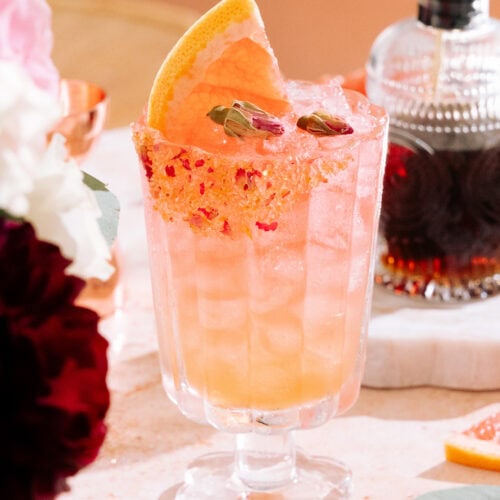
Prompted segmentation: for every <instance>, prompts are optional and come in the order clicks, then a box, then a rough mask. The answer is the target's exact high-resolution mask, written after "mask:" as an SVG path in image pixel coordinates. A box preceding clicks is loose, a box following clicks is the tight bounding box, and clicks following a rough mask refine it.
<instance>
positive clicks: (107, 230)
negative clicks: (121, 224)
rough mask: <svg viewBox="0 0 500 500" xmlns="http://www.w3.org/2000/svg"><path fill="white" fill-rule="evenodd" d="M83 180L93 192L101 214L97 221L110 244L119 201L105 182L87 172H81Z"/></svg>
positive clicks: (115, 228)
mask: <svg viewBox="0 0 500 500" xmlns="http://www.w3.org/2000/svg"><path fill="white" fill-rule="evenodd" d="M83 182H84V183H85V184H86V185H87V186H88V187H89V188H90V189H92V191H93V192H94V195H95V197H96V201H97V204H98V205H99V208H100V209H101V212H102V216H101V217H100V218H99V220H98V221H97V222H98V223H99V227H100V229H101V232H102V234H103V236H104V238H105V240H106V242H107V244H108V245H109V246H111V245H112V243H113V241H114V240H115V238H116V233H117V231H118V220H119V216H120V203H119V201H118V198H117V197H116V196H115V195H114V194H113V193H112V192H111V191H110V190H109V189H108V188H107V187H106V184H104V183H103V182H101V181H100V180H99V179H96V178H95V177H93V176H92V175H90V174H88V173H87V172H84V173H83Z"/></svg>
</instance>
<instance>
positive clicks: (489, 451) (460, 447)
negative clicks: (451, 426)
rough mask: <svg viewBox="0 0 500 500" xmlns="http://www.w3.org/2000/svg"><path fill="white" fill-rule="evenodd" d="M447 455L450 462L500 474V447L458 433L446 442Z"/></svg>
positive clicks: (494, 443)
mask: <svg viewBox="0 0 500 500" xmlns="http://www.w3.org/2000/svg"><path fill="white" fill-rule="evenodd" d="M445 455H446V459H447V460H448V461H450V462H455V463H458V464H461V465H467V466H469V467H476V468H480V469H486V470H492V471H497V472H500V445H499V444H498V443H496V442H493V441H487V440H482V439H477V438H475V437H473V436H468V435H467V434H464V433H457V434H453V435H452V436H450V437H449V438H448V439H447V440H446V441H445Z"/></svg>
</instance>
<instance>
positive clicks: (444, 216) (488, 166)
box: [367, 0, 500, 303]
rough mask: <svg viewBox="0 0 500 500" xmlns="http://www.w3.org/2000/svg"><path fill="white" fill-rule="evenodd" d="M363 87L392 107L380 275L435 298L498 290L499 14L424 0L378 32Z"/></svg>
mask: <svg viewBox="0 0 500 500" xmlns="http://www.w3.org/2000/svg"><path fill="white" fill-rule="evenodd" d="M367 93H368V96H369V98H370V100H372V101H373V102H374V103H376V104H379V105H381V106H383V107H384V108H385V109H386V110H387V111H388V113H389V115H390V117H391V127H390V146H389V152H388V157H387V165H386V173H385V178H384V194H383V202H382V215H381V224H380V231H379V233H380V238H379V239H380V245H379V248H380V252H379V259H380V261H379V266H378V270H377V275H376V281H377V283H379V284H381V285H382V286H384V287H386V288H387V289H389V290H392V291H394V292H396V293H399V294H404V295H408V296H412V297H419V298H423V299H425V300H429V301H433V302H443V303H446V302H457V301H466V300H471V299H474V298H486V297H490V296H493V295H496V294H498V293H499V292H500V22H498V21H497V20H495V19H492V18H490V17H489V4H488V2H487V1H485V0H476V1H473V0H421V1H420V2H419V3H418V17H417V18H416V19H406V20H402V21H400V22H398V23H396V24H394V25H392V26H390V27H388V28H387V29H386V30H384V31H383V32H382V33H381V34H380V35H379V37H378V38H377V39H376V41H375V43H374V45H373V47H372V51H371V54H370V59H369V62H368V65H367Z"/></svg>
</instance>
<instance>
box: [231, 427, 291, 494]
mask: <svg viewBox="0 0 500 500" xmlns="http://www.w3.org/2000/svg"><path fill="white" fill-rule="evenodd" d="M235 458H236V460H235V466H236V476H237V477H238V478H239V479H240V480H241V481H242V482H243V483H244V484H245V485H246V486H248V487H249V488H251V489H253V490H257V491H265V490H272V489H274V488H278V487H280V486H283V485H285V484H287V483H290V482H291V481H293V480H295V478H296V475H297V471H296V468H295V433H294V432H293V431H288V432H283V433H280V434H257V433H254V432H249V433H245V434H237V435H236V457H235Z"/></svg>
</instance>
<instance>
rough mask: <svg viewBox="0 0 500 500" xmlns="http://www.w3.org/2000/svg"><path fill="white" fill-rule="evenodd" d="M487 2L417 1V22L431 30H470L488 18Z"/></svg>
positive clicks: (465, 0)
mask: <svg viewBox="0 0 500 500" xmlns="http://www.w3.org/2000/svg"><path fill="white" fill-rule="evenodd" d="M489 9H490V2H489V0H418V20H419V21H420V22H421V23H423V24H425V25H426V26H432V27H433V28H439V29H445V30H452V29H471V28H475V27H477V26H478V25H480V24H482V23H483V22H484V21H485V20H486V19H488V17H489Z"/></svg>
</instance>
